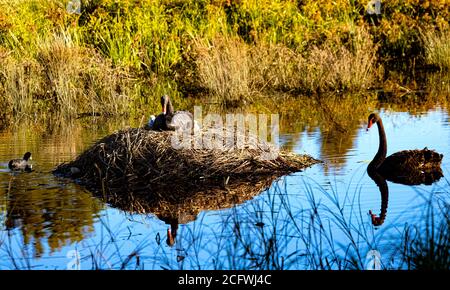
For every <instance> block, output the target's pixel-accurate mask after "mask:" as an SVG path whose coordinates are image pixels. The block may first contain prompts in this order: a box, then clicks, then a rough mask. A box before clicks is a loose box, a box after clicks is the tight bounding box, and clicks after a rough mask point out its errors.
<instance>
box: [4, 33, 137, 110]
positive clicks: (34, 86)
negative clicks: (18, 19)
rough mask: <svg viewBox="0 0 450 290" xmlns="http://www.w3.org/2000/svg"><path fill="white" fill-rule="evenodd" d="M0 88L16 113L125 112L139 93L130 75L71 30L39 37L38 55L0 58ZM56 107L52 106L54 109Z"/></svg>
mask: <svg viewBox="0 0 450 290" xmlns="http://www.w3.org/2000/svg"><path fill="white" fill-rule="evenodd" d="M0 74H1V79H0V91H1V95H2V96H3V98H4V99H5V100H4V103H3V106H4V107H5V108H4V109H5V110H8V111H10V112H12V113H13V115H15V116H21V115H28V116H31V115H37V114H39V115H43V114H46V113H47V112H49V111H50V112H58V113H59V114H61V116H63V117H64V116H69V117H70V116H76V115H77V114H80V113H100V114H102V115H110V114H123V113H126V112H127V108H128V106H129V105H130V97H129V95H131V94H133V92H132V90H133V89H134V87H133V81H132V78H131V76H130V74H129V73H128V72H127V71H126V70H125V69H123V68H121V67H119V66H115V67H113V66H112V65H111V63H110V61H108V60H106V59H104V58H102V57H101V56H100V55H99V54H98V53H96V52H95V51H94V50H91V49H88V48H83V47H80V46H78V45H76V44H75V43H74V42H73V41H72V39H71V37H70V36H69V35H67V34H64V33H63V34H53V35H51V36H49V37H48V38H45V39H44V38H43V39H39V41H38V43H37V52H36V55H35V56H34V57H33V56H29V57H27V58H24V57H19V58H16V57H15V56H14V55H13V54H12V53H4V54H3V57H1V58H0ZM49 108H50V110H49Z"/></svg>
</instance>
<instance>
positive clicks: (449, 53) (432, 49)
mask: <svg viewBox="0 0 450 290" xmlns="http://www.w3.org/2000/svg"><path fill="white" fill-rule="evenodd" d="M422 40H423V42H424V47H425V58H426V62H427V63H428V64H430V65H434V66H437V67H439V68H440V69H441V70H446V71H450V31H448V30H447V31H443V32H436V31H434V30H426V31H425V32H422Z"/></svg>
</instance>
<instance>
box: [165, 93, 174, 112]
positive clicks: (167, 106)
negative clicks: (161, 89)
mask: <svg viewBox="0 0 450 290" xmlns="http://www.w3.org/2000/svg"><path fill="white" fill-rule="evenodd" d="M166 115H173V106H172V102H171V101H170V98H169V97H167V103H166Z"/></svg>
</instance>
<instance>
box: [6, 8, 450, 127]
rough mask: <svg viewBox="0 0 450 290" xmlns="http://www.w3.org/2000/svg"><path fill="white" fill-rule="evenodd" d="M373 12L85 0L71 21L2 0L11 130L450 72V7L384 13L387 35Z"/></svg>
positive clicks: (60, 12)
mask: <svg viewBox="0 0 450 290" xmlns="http://www.w3.org/2000/svg"><path fill="white" fill-rule="evenodd" d="M366 2H367V1H363V0H356V1H344V0H338V1H334V2H329V1H324V0H321V1H312V0H311V1H310V0H308V1H281V0H266V1H262V2H261V1H256V0H245V1H225V0H201V1H182V0H179V1H169V0H146V1H131V0H83V1H82V9H81V14H70V13H69V12H68V11H67V10H66V5H67V1H66V0H57V1H50V0H31V1H25V0H11V1H6V0H2V1H0V63H1V64H2V71H1V77H0V98H1V99H0V100H1V101H2V102H1V104H0V111H1V113H0V123H1V124H3V125H5V124H7V123H8V122H9V121H8V120H10V119H17V118H18V117H19V118H20V117H22V116H30V115H33V114H37V115H43V114H46V112H47V111H55V112H58V113H60V114H61V115H63V116H66V117H72V116H76V115H77V114H80V113H85V112H88V111H89V112H94V111H95V112H99V113H102V114H105V115H120V114H126V115H131V116H134V115H140V114H141V113H142V112H147V111H148V109H149V107H148V104H150V106H153V107H154V105H153V102H154V95H155V94H156V93H155V92H158V93H160V90H159V88H161V87H164V86H166V84H167V83H170V82H174V85H171V87H172V89H170V90H169V91H164V92H163V93H173V94H174V95H175V96H173V99H174V100H176V102H179V103H183V102H184V101H183V99H181V98H179V97H181V96H182V95H184V96H185V95H202V96H204V95H205V94H204V93H205V92H209V95H207V96H206V98H213V99H215V101H217V102H221V103H224V104H235V103H236V102H237V104H238V105H240V104H241V103H239V102H241V101H242V100H245V101H255V100H257V99H258V98H257V97H258V96H259V95H267V94H272V92H273V91H283V92H286V91H288V92H293V93H295V94H298V93H308V94H310V93H322V92H330V91H331V92H336V91H339V92H342V91H345V92H347V91H352V92H355V91H365V90H367V88H370V87H373V86H376V85H377V84H378V83H379V82H381V81H382V80H383V77H385V76H383V71H384V70H383V68H384V67H386V68H387V69H389V67H390V66H391V64H392V63H396V62H397V63H398V62H401V63H407V64H410V63H414V65H417V64H419V65H420V62H427V63H431V64H433V65H435V66H438V67H440V68H442V69H446V68H448V66H449V65H448V59H449V58H448V57H447V55H448V49H447V48H448V45H447V43H448V41H447V39H448V35H447V34H448V33H447V34H445V32H444V31H448V29H449V26H450V25H449V19H450V12H449V11H450V3H448V1H438V0H434V1H426V2H420V3H419V2H417V1H406V2H405V1H389V2H386V3H383V5H382V13H383V18H382V20H381V21H380V24H379V25H378V26H374V25H372V24H370V22H369V21H367V20H365V19H364V11H365V5H366ZM418 28H422V30H423V31H425V33H424V35H426V36H427V37H425V41H423V39H422V37H421V36H420V34H419V33H418V31H419V29H418ZM427 31H437V32H436V33H435V34H432V33H431V32H427ZM435 43H437V44H436V45H435ZM53 53H56V56H57V57H64V61H62V59H59V60H58V58H56V59H52V58H51V57H50V56H52V55H53ZM405 60H407V61H405ZM46 62H47V63H46ZM400 67H402V66H400ZM405 69H406V70H409V68H408V67H406V68H405ZM167 80H169V81H167ZM161 83H162V84H161ZM173 88H176V89H173Z"/></svg>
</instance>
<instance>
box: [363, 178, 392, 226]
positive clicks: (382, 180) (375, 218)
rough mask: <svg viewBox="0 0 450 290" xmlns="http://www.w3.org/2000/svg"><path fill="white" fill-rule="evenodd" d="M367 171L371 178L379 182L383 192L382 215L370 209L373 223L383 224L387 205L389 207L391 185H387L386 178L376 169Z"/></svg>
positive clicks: (375, 224)
mask: <svg viewBox="0 0 450 290" xmlns="http://www.w3.org/2000/svg"><path fill="white" fill-rule="evenodd" d="M367 173H368V174H369V176H370V178H372V180H373V181H375V183H376V184H377V186H378V188H379V190H380V194H381V209H380V215H379V216H377V215H376V214H374V213H372V211H371V210H369V214H370V217H371V219H372V224H373V225H374V226H381V225H382V224H383V223H384V219H385V218H386V213H387V207H388V199H389V187H388V185H387V182H386V179H385V178H384V177H383V176H381V175H380V174H379V173H378V172H377V171H376V170H372V169H367Z"/></svg>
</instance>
